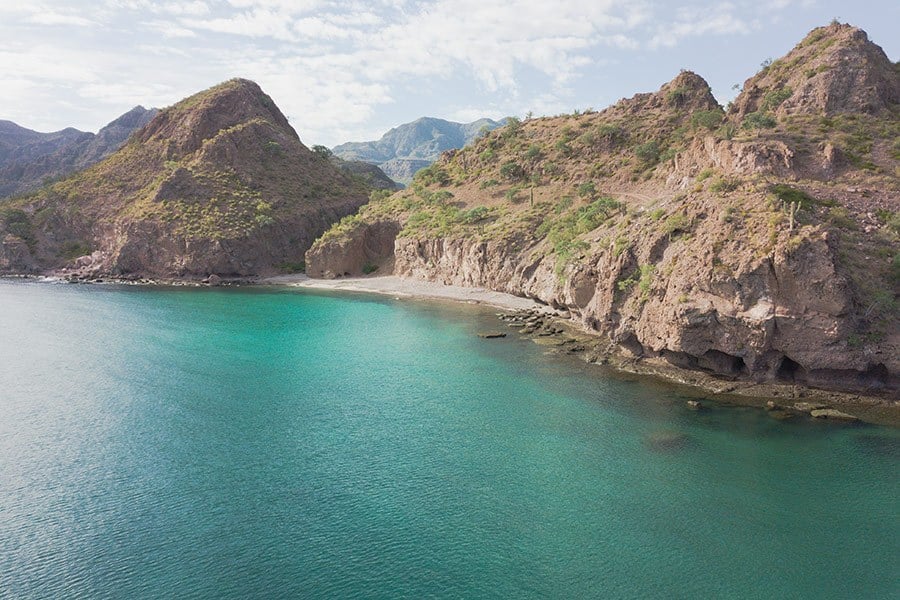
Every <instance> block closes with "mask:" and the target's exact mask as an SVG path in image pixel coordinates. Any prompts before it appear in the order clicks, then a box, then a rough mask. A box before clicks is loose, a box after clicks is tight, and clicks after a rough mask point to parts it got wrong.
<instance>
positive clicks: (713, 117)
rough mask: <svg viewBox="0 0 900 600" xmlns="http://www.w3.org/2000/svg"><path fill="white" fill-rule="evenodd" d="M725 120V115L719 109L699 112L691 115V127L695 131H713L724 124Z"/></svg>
mask: <svg viewBox="0 0 900 600" xmlns="http://www.w3.org/2000/svg"><path fill="white" fill-rule="evenodd" d="M724 118H725V113H724V112H722V110H721V109H719V108H716V109H713V110H698V111H696V112H694V113H693V114H692V115H691V127H693V128H694V129H699V128H701V127H703V128H704V129H709V130H710V131H712V130H714V129H715V128H716V127H718V126H719V125H721V124H722V119H724Z"/></svg>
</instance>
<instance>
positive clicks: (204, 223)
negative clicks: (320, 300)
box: [0, 79, 368, 277]
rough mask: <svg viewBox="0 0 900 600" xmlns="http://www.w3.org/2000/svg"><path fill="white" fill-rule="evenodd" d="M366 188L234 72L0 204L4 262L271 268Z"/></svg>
mask: <svg viewBox="0 0 900 600" xmlns="http://www.w3.org/2000/svg"><path fill="white" fill-rule="evenodd" d="M367 191H368V188H367V187H366V186H365V185H364V184H362V183H360V182H357V181H355V180H354V179H352V178H351V177H350V176H348V175H346V174H344V173H342V172H341V171H340V170H338V169H337V168H336V167H334V166H333V165H332V164H331V163H330V162H329V161H328V159H327V158H323V157H320V156H318V155H317V154H315V153H313V152H311V151H310V150H308V149H307V148H306V147H305V146H304V145H303V144H302V143H301V142H300V139H299V138H298V137H297V134H296V132H295V131H294V130H293V129H292V128H291V126H290V125H289V124H288V122H287V119H286V118H285V117H284V115H282V113H281V112H280V111H279V110H278V108H277V107H276V106H275V104H274V103H273V102H272V100H271V98H269V96H267V95H266V94H265V93H263V92H262V90H260V89H259V87H258V86H257V85H256V84H255V83H253V82H250V81H246V80H241V79H234V80H231V81H228V82H226V83H223V84H220V85H218V86H215V87H213V88H211V89H209V90H206V91H204V92H201V93H199V94H196V95H194V96H191V97H189V98H186V99H185V100H182V101H181V102H179V103H177V104H175V105H174V106H171V107H169V108H167V109H164V110H162V111H160V112H159V114H157V115H156V116H155V117H154V118H153V119H152V120H151V121H150V123H148V124H147V125H146V126H145V127H143V128H142V129H140V130H139V131H138V132H136V133H135V134H134V135H133V136H132V137H131V138H130V139H129V141H128V142H127V143H126V144H125V146H123V147H122V148H121V149H120V150H118V151H117V152H115V153H114V154H112V155H111V156H109V157H108V158H106V159H105V160H103V161H102V162H100V163H98V164H96V165H94V166H93V167H90V168H89V169H87V170H85V171H81V172H79V173H77V174H75V175H72V176H71V177H69V178H67V179H65V180H64V181H61V182H59V183H57V184H54V185H52V186H50V187H48V188H44V189H43V190H41V191H40V192H38V193H37V194H35V195H33V196H30V197H25V198H17V199H13V200H9V201H7V202H5V203H3V204H0V239H2V240H3V245H2V246H0V270H7V271H22V270H29V269H30V270H45V269H52V268H64V269H68V271H69V272H72V271H77V272H79V273H81V274H87V275H89V274H104V273H108V274H113V275H118V276H134V277H138V276H158V277H200V276H205V275H208V274H217V275H237V276H246V275H257V274H266V273H273V272H276V271H277V269H278V268H279V265H281V266H284V265H288V264H297V263H299V262H301V261H302V259H303V253H304V251H305V250H306V249H307V248H308V247H309V245H310V244H311V243H312V241H313V240H314V239H315V238H316V236H318V235H319V234H320V233H321V232H322V231H324V230H325V228H326V227H327V226H328V225H329V224H330V223H332V222H334V221H336V220H337V219H339V218H340V217H342V216H344V215H346V214H349V213H350V212H352V211H354V210H355V209H357V208H358V207H359V206H360V205H361V204H363V203H364V202H365V201H366V194H367ZM3 230H5V232H4V231H3ZM2 236H5V237H2Z"/></svg>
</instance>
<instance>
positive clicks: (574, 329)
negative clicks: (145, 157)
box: [2, 273, 900, 427]
mask: <svg viewBox="0 0 900 600" xmlns="http://www.w3.org/2000/svg"><path fill="white" fill-rule="evenodd" d="M2 277H3V278H10V279H30V280H36V281H39V282H40V281H42V282H48V283H54V282H55V283H85V284H100V285H104V284H111V285H116V284H120V285H130V286H170V287H226V288H227V287H244V286H266V287H267V286H272V287H284V288H299V289H308V290H317V291H326V292H350V293H362V294H376V295H380V296H389V297H392V298H394V299H407V300H438V301H449V302H454V303H460V304H470V305H480V306H487V307H492V308H496V309H500V310H503V311H509V313H511V314H505V313H498V326H502V327H503V329H504V330H506V331H507V332H508V334H507V335H517V336H518V337H523V338H530V339H531V341H532V342H534V343H536V344H539V345H541V346H544V347H545V348H546V349H547V350H550V351H554V352H557V353H558V354H562V355H566V356H568V357H569V358H572V359H576V360H580V361H582V362H585V363H588V364H592V365H594V366H595V367H599V368H602V369H607V370H609V371H612V372H613V373H618V374H622V375H630V376H638V377H643V378H647V379H648V380H652V381H655V382H662V383H666V384H669V385H672V386H675V387H678V388H683V390H684V391H685V392H687V393H688V394H689V395H691V396H696V397H698V398H700V399H703V398H705V399H707V400H709V401H712V402H716V403H720V404H723V405H732V406H747V407H756V408H760V409H767V410H769V411H770V412H771V413H772V415H773V417H774V418H780V419H784V418H793V417H798V416H800V417H803V416H805V417H807V418H812V417H810V412H811V409H815V408H817V407H828V408H837V409H840V410H841V411H842V412H843V411H846V412H849V414H850V415H852V416H853V417H855V418H856V419H858V420H859V421H860V422H862V423H871V424H877V425H885V426H890V427H900V403H898V402H897V401H895V400H892V399H890V398H887V397H885V396H882V395H875V394H866V393H864V392H842V391H833V390H823V389H819V388H814V387H809V386H805V385H803V384H795V383H785V382H754V381H750V380H727V379H722V378H718V377H714V376H713V375H711V374H708V373H705V372H703V371H693V370H687V369H682V368H680V367H676V366H674V365H671V364H669V363H667V362H665V361H663V360H661V359H658V358H653V357H635V356H633V355H630V354H628V353H626V352H625V351H623V350H622V349H621V348H619V347H618V346H616V345H615V344H614V343H613V342H611V341H609V340H607V339H605V338H603V337H602V336H601V335H598V334H597V333H594V332H589V331H585V330H584V329H583V328H581V327H579V326H578V325H577V324H576V323H575V322H574V321H573V320H572V319H570V318H568V315H567V314H566V313H564V312H560V311H557V310H555V309H553V308H552V307H550V306H547V305H545V304H541V303H539V302H537V301H535V300H532V299H529V298H522V297H520V296H514V295H512V294H507V293H503V292H495V291H492V290H488V289H485V288H477V287H471V288H470V287H462V286H454V285H444V284H442V283H437V282H433V281H425V280H418V279H411V278H405V277H399V276H397V275H374V276H370V277H344V278H340V279H314V278H311V277H309V276H307V275H305V274H302V273H297V274H290V275H275V276H270V277H258V278H234V279H231V278H228V279H226V278H222V279H221V280H220V281H217V282H216V283H209V282H207V281H203V280H183V279H181V280H164V279H150V280H148V279H141V280H127V279H117V278H115V277H104V278H102V279H94V280H83V281H78V280H71V279H67V278H65V277H58V276H53V275H51V276H47V275H37V276H34V275H25V276H22V275H19V276H16V275H3V276H2ZM516 315H519V316H523V315H530V316H531V318H539V319H541V320H543V321H545V322H546V323H547V325H546V326H545V327H544V329H543V331H538V332H535V333H533V334H532V333H531V332H529V331H528V329H524V331H523V329H521V328H519V327H520V326H516V325H511V324H510V322H509V320H510V319H508V318H507V317H512V320H515V319H517V318H519V317H517V316H516ZM507 327H512V329H506V328H507ZM549 332H552V333H549ZM691 390H693V391H691ZM767 404H768V407H767ZM773 405H774V406H773ZM801 406H802V407H805V408H797V407H801ZM813 420H818V419H813ZM825 420H829V421H830V420H832V419H825Z"/></svg>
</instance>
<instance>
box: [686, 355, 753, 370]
mask: <svg viewBox="0 0 900 600" xmlns="http://www.w3.org/2000/svg"><path fill="white" fill-rule="evenodd" d="M697 364H698V366H699V367H700V368H701V369H705V370H709V371H712V372H713V373H717V374H719V375H743V374H746V373H747V372H748V371H747V363H745V362H744V359H743V358H741V357H740V356H734V355H733V354H726V353H725V352H720V351H718V350H707V351H706V352H704V353H703V356H701V357H700V358H699V359H698V361H697Z"/></svg>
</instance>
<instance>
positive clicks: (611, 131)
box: [596, 123, 625, 145]
mask: <svg viewBox="0 0 900 600" xmlns="http://www.w3.org/2000/svg"><path fill="white" fill-rule="evenodd" d="M596 131H597V137H599V138H600V139H602V140H604V141H605V142H606V143H607V144H610V145H614V144H617V143H619V142H621V141H622V140H624V139H625V131H624V130H623V129H622V128H621V127H619V126H618V125H611V124H606V123H605V124H603V125H598V126H597V129H596Z"/></svg>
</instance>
